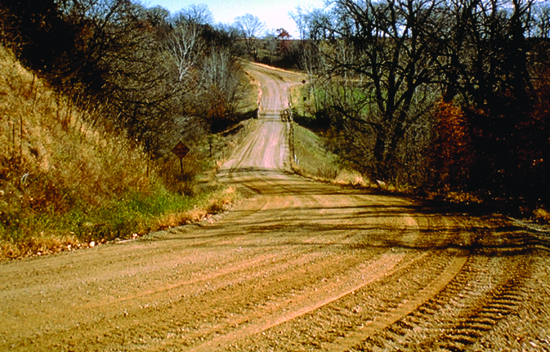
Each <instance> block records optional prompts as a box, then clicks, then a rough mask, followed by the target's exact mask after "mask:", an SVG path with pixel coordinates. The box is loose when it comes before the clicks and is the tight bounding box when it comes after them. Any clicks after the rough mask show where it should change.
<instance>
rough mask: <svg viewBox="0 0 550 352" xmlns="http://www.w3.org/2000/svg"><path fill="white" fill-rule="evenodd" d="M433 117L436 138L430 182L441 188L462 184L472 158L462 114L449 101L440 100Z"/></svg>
mask: <svg viewBox="0 0 550 352" xmlns="http://www.w3.org/2000/svg"><path fill="white" fill-rule="evenodd" d="M434 118H435V132H436V137H435V140H434V141H433V146H432V153H431V156H430V164H431V170H432V173H433V174H432V176H433V180H434V185H435V186H437V187H440V188H443V189H445V190H450V189H454V188H458V187H462V186H464V185H465V183H466V182H467V180H468V176H469V169H470V166H471V164H472V161H473V155H472V141H471V136H470V133H469V128H468V122H467V119H466V117H465V114H464V112H463V111H462V110H461V109H460V108H459V107H457V106H455V105H454V104H453V103H452V102H451V103H447V102H444V101H441V102H440V103H439V106H438V108H437V110H436V113H435V116H434Z"/></svg>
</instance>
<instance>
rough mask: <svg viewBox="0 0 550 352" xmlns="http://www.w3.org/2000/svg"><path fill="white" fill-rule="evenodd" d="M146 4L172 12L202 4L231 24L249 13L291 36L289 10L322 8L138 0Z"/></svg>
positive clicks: (245, 1)
mask: <svg viewBox="0 0 550 352" xmlns="http://www.w3.org/2000/svg"><path fill="white" fill-rule="evenodd" d="M140 2H141V3H142V4H144V5H145V6H147V7H154V6H157V5H160V6H162V7H164V8H165V9H167V10H169V11H170V12H171V13H174V12H177V11H178V10H180V9H182V8H185V7H187V6H189V5H191V4H196V5H198V4H205V5H207V6H208V8H209V9H210V11H212V14H213V15H214V21H215V22H216V23H218V22H221V23H233V21H234V20H235V17H237V16H242V15H244V14H246V13H250V14H252V15H254V16H257V17H258V18H259V19H260V20H261V21H262V22H265V24H266V27H267V29H269V30H272V29H277V28H281V27H282V28H284V29H286V30H287V31H288V32H289V33H290V34H291V35H292V36H293V38H297V37H298V31H297V29H296V24H295V23H294V21H293V20H292V19H291V18H290V16H289V15H288V13H289V12H290V11H294V10H295V9H296V7H297V6H301V7H302V8H303V9H312V8H321V7H323V4H324V1H323V0H141V1H140Z"/></svg>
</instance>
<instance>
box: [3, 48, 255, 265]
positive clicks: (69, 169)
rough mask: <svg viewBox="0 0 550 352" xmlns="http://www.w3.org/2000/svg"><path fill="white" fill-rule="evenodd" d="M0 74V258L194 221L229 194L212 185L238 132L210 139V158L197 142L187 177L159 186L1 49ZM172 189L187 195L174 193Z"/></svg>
mask: <svg viewBox="0 0 550 352" xmlns="http://www.w3.org/2000/svg"><path fill="white" fill-rule="evenodd" d="M0 72H2V76H1V77H0V109H1V110H2V113H1V114H0V120H1V124H0V126H2V127H1V128H0V260H1V259H5V258H18V257H24V256H31V255H42V254H46V253H53V252H59V251H64V250H74V249H76V248H80V247H86V246H90V245H98V244H102V243H106V242H109V241H113V240H117V239H124V238H132V237H135V236H136V235H141V234H144V233H147V232H150V231H154V230H157V229H162V228H167V227H171V226H177V225H180V224H184V223H188V222H192V221H196V220H200V219H202V218H204V217H205V216H206V215H207V214H209V213H215V212H219V211H220V210H221V209H223V208H224V207H225V206H226V205H227V204H229V203H230V202H232V201H234V200H235V198H236V197H237V194H236V192H235V191H234V190H233V189H224V188H222V187H219V186H215V184H214V186H213V184H212V182H210V181H212V180H211V175H213V174H214V173H213V172H212V170H213V169H214V168H215V167H216V163H218V165H219V159H220V158H222V157H223V155H227V154H228V153H229V151H228V148H230V146H231V145H233V144H235V142H231V140H234V139H235V138H238V134H237V135H232V136H229V137H221V136H216V138H213V140H214V144H215V145H214V155H212V156H210V150H209V149H210V148H209V142H208V138H206V137H205V138H203V140H201V141H197V142H196V144H195V145H193V146H192V147H193V148H192V152H191V153H190V154H189V155H188V157H186V159H185V161H186V162H185V165H186V170H184V174H186V175H192V177H188V178H187V179H186V180H185V182H186V183H187V184H186V185H183V186H182V185H174V184H167V182H166V180H167V178H166V177H165V176H166V175H164V174H161V173H159V170H160V169H155V168H154V167H153V166H151V170H148V163H147V157H146V155H145V154H144V153H143V151H142V150H140V148H136V147H132V146H130V145H129V144H128V141H127V140H126V139H125V138H123V137H121V136H113V135H110V134H108V133H105V132H102V131H101V130H99V129H97V128H95V127H93V126H92V125H91V124H89V123H88V122H87V121H91V120H93V116H89V115H87V113H86V112H83V111H79V110H78V109H77V108H74V107H73V106H72V105H71V104H70V102H69V101H68V100H67V99H65V98H64V97H62V96H59V95H58V94H56V93H55V92H54V91H52V90H51V89H49V88H48V87H47V86H46V85H45V84H44V83H43V82H42V81H41V80H39V79H37V78H36V77H35V76H34V75H33V74H32V73H31V72H29V71H27V70H25V69H24V68H23V67H22V66H21V65H20V64H19V63H18V62H17V61H16V59H15V58H14V56H13V54H11V52H9V51H7V50H5V49H4V48H0ZM245 124H246V123H245ZM172 162H173V163H172V164H170V165H166V164H165V165H164V166H163V168H162V170H163V172H171V171H172V172H179V160H177V158H175V157H173V160H172ZM189 168H200V169H201V170H202V174H199V175H197V170H196V169H195V170H189ZM193 175H194V176H193ZM208 175H210V176H208ZM168 179H169V178H168ZM180 182H182V181H180ZM201 184H202V185H203V186H201ZM204 185H206V186H204ZM178 188H179V189H180V190H181V189H185V190H188V191H189V192H186V193H187V195H186V194H183V193H182V192H174V189H178Z"/></svg>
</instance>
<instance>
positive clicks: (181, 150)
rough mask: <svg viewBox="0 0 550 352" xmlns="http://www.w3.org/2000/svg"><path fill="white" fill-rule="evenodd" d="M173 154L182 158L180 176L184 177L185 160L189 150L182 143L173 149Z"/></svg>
mask: <svg viewBox="0 0 550 352" xmlns="http://www.w3.org/2000/svg"><path fill="white" fill-rule="evenodd" d="M172 153H174V154H176V156H177V157H178V158H180V175H181V176H183V158H184V157H185V156H186V155H187V153H189V148H188V147H187V146H186V145H185V144H183V143H182V142H181V141H180V142H179V143H178V144H176V146H175V147H174V149H172Z"/></svg>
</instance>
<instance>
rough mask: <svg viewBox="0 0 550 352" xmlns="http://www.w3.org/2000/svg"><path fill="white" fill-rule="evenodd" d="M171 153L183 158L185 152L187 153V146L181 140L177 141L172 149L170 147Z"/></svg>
mask: <svg viewBox="0 0 550 352" xmlns="http://www.w3.org/2000/svg"><path fill="white" fill-rule="evenodd" d="M172 153H174V154H176V156H177V157H178V158H180V159H183V158H184V157H185V156H186V155H187V153H189V148H188V147H187V146H186V145H185V144H183V143H182V142H179V143H178V144H176V146H175V147H174V149H172Z"/></svg>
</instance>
